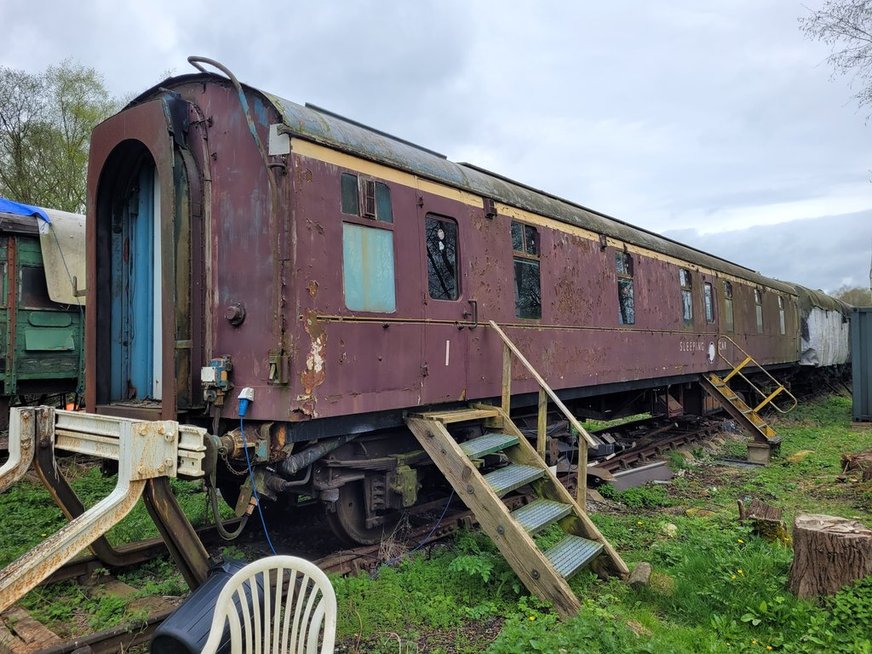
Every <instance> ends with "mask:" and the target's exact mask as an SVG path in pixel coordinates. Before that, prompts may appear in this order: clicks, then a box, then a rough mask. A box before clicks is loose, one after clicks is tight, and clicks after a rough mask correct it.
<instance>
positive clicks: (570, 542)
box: [545, 534, 603, 579]
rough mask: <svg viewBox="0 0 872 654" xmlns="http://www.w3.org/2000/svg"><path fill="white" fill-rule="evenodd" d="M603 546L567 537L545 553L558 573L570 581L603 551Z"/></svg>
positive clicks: (586, 540)
mask: <svg viewBox="0 0 872 654" xmlns="http://www.w3.org/2000/svg"><path fill="white" fill-rule="evenodd" d="M602 549H603V544H602V543H598V542H596V541H593V540H588V539H587V538H582V537H581V536H573V535H571V534H568V535H566V536H565V537H564V538H563V539H562V540H561V541H560V542H559V543H557V545H555V546H554V547H552V548H551V549H550V550H548V551H547V552H545V556H546V557H548V560H549V561H551V565H553V566H554V567H555V568H556V569H557V572H559V573H560V575H561V576H562V577H563V578H564V579H568V578H569V577H571V576H572V575H574V574H575V573H576V572H578V571H579V570H581V569H582V568H583V567H584V566H586V565H587V564H588V563H590V562H591V561H593V560H594V559H595V558H596V557H597V555H598V554H599V553H600V552H601V551H602Z"/></svg>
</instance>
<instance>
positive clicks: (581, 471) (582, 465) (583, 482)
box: [575, 434, 587, 511]
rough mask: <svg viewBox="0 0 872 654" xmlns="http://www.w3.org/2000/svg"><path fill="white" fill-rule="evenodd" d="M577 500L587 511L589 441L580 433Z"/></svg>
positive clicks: (583, 509) (582, 508)
mask: <svg viewBox="0 0 872 654" xmlns="http://www.w3.org/2000/svg"><path fill="white" fill-rule="evenodd" d="M575 501H576V502H578V506H580V507H581V510H582V511H587V441H586V440H584V439H583V438H582V437H581V434H579V435H578V478H577V479H576V488H575Z"/></svg>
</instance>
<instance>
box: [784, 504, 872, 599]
mask: <svg viewBox="0 0 872 654" xmlns="http://www.w3.org/2000/svg"><path fill="white" fill-rule="evenodd" d="M870 574H872V530H870V529H868V528H866V527H864V526H863V525H862V524H860V523H859V522H857V521H856V520H848V519H846V518H836V517H833V516H828V515H811V514H807V515H799V516H797V517H796V520H795V521H794V523H793V563H792V564H791V566H790V576H789V579H788V587H789V588H790V591H791V592H792V593H793V594H794V595H796V596H797V597H819V596H822V595H834V594H835V593H837V592H838V591H839V590H841V589H842V588H843V587H845V586H847V585H848V584H850V583H851V582H852V581H855V580H857V579H863V578H864V577H866V576H867V575H870Z"/></svg>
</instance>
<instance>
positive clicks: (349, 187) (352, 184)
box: [340, 173, 394, 223]
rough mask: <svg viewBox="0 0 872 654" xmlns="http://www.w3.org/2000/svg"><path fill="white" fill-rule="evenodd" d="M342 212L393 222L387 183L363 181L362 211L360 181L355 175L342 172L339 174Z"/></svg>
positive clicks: (389, 190) (389, 191)
mask: <svg viewBox="0 0 872 654" xmlns="http://www.w3.org/2000/svg"><path fill="white" fill-rule="evenodd" d="M340 190H341V200H342V213H347V214H350V215H352V216H363V217H364V218H373V219H375V220H379V221H381V222H384V223H392V222H394V212H393V208H392V206H391V189H390V187H389V186H388V185H387V184H384V183H382V182H376V181H374V180H371V179H366V180H364V181H363V207H362V208H363V211H362V212H361V206H360V181H359V180H358V177H357V175H352V174H351V173H342V175H341V176H340Z"/></svg>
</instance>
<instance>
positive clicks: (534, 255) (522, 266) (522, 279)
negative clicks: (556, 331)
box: [512, 222, 542, 319]
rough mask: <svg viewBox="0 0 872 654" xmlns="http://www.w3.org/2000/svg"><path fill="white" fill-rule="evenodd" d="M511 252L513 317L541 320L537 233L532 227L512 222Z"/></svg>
mask: <svg viewBox="0 0 872 654" xmlns="http://www.w3.org/2000/svg"><path fill="white" fill-rule="evenodd" d="M512 250H514V253H515V257H514V263H515V315H516V316H518V318H534V319H538V318H541V317H542V296H541V288H540V280H539V231H538V230H537V229H536V228H535V227H533V226H532V225H525V224H523V223H518V222H512Z"/></svg>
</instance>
